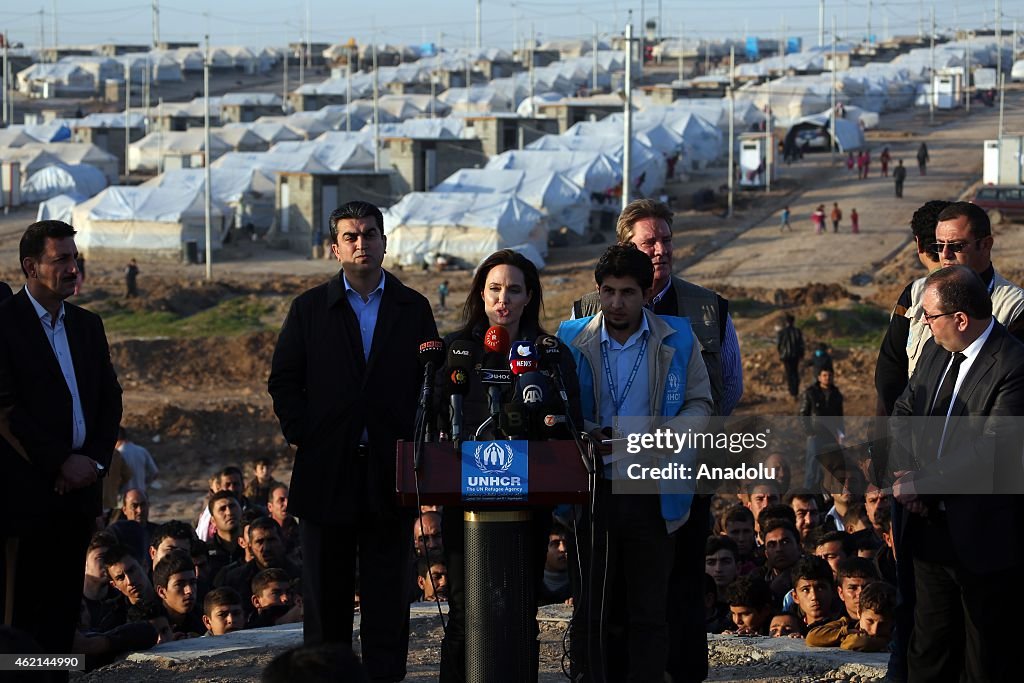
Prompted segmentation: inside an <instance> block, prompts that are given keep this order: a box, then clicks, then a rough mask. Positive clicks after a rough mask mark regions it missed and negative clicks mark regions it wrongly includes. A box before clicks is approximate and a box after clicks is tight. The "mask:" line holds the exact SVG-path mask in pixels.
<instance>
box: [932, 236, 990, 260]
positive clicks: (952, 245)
mask: <svg viewBox="0 0 1024 683" xmlns="http://www.w3.org/2000/svg"><path fill="white" fill-rule="evenodd" d="M983 239H985V238H984V237H979V238H978V239H974V240H963V241H962V242H932V243H931V244H929V245H927V246H925V248H924V249H925V251H927V252H928V253H929V254H932V255H934V256H939V255H941V254H942V252H944V251H945V250H946V249H949V250H950V251H951V252H953V253H954V254H959V253H960V252H962V251H963V250H964V249H966V248H967V245H969V244H977V243H978V242H980V241H981V240H983Z"/></svg>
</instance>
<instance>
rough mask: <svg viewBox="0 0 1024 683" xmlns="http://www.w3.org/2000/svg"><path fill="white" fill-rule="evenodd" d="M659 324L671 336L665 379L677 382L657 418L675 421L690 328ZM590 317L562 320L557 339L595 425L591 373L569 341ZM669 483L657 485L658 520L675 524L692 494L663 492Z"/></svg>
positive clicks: (667, 318) (681, 322)
mask: <svg viewBox="0 0 1024 683" xmlns="http://www.w3.org/2000/svg"><path fill="white" fill-rule="evenodd" d="M658 318H660V319H661V320H662V321H663V322H665V323H667V324H668V325H669V327H671V328H672V329H673V330H674V332H672V333H670V334H668V335H667V336H666V337H665V340H664V344H665V346H668V347H670V348H672V349H675V353H674V354H672V362H671V363H670V364H669V368H668V377H669V378H671V377H676V378H678V380H679V381H678V382H672V381H666V382H665V393H664V394H663V395H662V401H661V416H662V417H675V416H676V415H678V414H679V411H680V410H682V408H683V403H684V398H685V396H686V377H687V374H686V372H687V368H688V366H689V364H690V354H691V353H692V352H693V331H692V329H691V328H690V319H689V318H682V317H679V316H674V315H659V316H658ZM593 319H594V316H588V317H586V318H577V319H576V320H566V321H565V322H563V323H562V324H561V325H559V326H558V332H557V335H558V338H559V339H561V340H562V343H564V344H565V345H566V346H567V347H568V348H569V351H570V352H571V353H572V357H573V360H575V361H576V372H577V374H578V375H579V378H580V405H581V407H582V408H583V417H584V418H585V419H587V420H590V421H591V422H599V421H600V418H599V416H598V412H597V405H596V404H595V402H594V396H595V391H594V371H593V368H591V366H590V361H589V360H587V357H586V356H584V355H583V353H582V352H581V351H580V350H579V349H578V348H577V347H575V346H573V343H572V342H573V340H574V339H576V337H577V336H579V334H580V332H582V331H583V328H584V327H586V326H587V325H588V324H589V323H590V321H591V320H593ZM652 352H653V353H652V355H651V356H648V358H651V357H653V358H655V359H656V358H657V350H656V349H652ZM671 484H672V482H669V481H664V482H663V481H659V482H658V485H659V487H661V488H662V493H661V516H662V517H663V518H664V519H665V521H668V522H674V521H678V520H680V519H683V518H684V517H686V515H687V514H689V512H690V504H691V503H692V502H693V493H675V492H666V491H665V490H664V488H666V487H671Z"/></svg>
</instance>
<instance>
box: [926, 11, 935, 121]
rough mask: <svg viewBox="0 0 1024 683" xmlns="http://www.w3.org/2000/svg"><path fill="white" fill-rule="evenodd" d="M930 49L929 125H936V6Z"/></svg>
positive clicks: (929, 38)
mask: <svg viewBox="0 0 1024 683" xmlns="http://www.w3.org/2000/svg"><path fill="white" fill-rule="evenodd" d="M928 41H929V49H930V50H931V55H930V59H931V66H929V67H928V70H929V76H930V77H929V83H928V125H930V126H934V125H935V7H932V27H931V35H930V36H928Z"/></svg>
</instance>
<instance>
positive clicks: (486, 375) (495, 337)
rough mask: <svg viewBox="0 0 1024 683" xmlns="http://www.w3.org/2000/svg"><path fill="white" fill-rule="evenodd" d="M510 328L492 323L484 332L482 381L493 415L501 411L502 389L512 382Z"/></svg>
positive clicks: (495, 415) (488, 405)
mask: <svg viewBox="0 0 1024 683" xmlns="http://www.w3.org/2000/svg"><path fill="white" fill-rule="evenodd" d="M509 345H510V344H509V338H508V330H506V329H505V328H504V327H499V326H498V325H491V326H490V327H489V328H487V332H486V333H485V334H484V349H485V350H486V351H487V353H486V354H485V355H484V363H483V367H482V368H481V369H480V381H481V382H482V383H483V384H484V385H485V386H486V387H487V407H488V409H489V411H490V413H491V417H497V415H498V413H500V412H501V389H502V387H503V386H507V385H511V384H512V372H511V371H510V370H509V366H508V360H507V357H508V349H509Z"/></svg>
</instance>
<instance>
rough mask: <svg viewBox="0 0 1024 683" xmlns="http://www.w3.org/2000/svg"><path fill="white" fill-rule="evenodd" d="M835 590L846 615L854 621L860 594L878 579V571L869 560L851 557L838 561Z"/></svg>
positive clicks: (858, 607) (858, 606) (858, 616)
mask: <svg viewBox="0 0 1024 683" xmlns="http://www.w3.org/2000/svg"><path fill="white" fill-rule="evenodd" d="M837 575H838V580H837V586H836V590H837V591H838V593H839V599H840V600H842V602H843V608H844V609H845V610H846V614H847V616H849V617H850V618H851V619H853V620H854V621H856V620H857V619H859V618H860V594H861V592H862V591H863V590H864V588H865V587H866V586H867V585H868V584H871V583H874V582H875V581H878V572H877V571H875V566H874V565H873V564H872V563H871V560H865V559H864V558H863V557H851V558H848V559H845V560H843V561H842V562H840V563H839V571H838V572H837Z"/></svg>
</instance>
